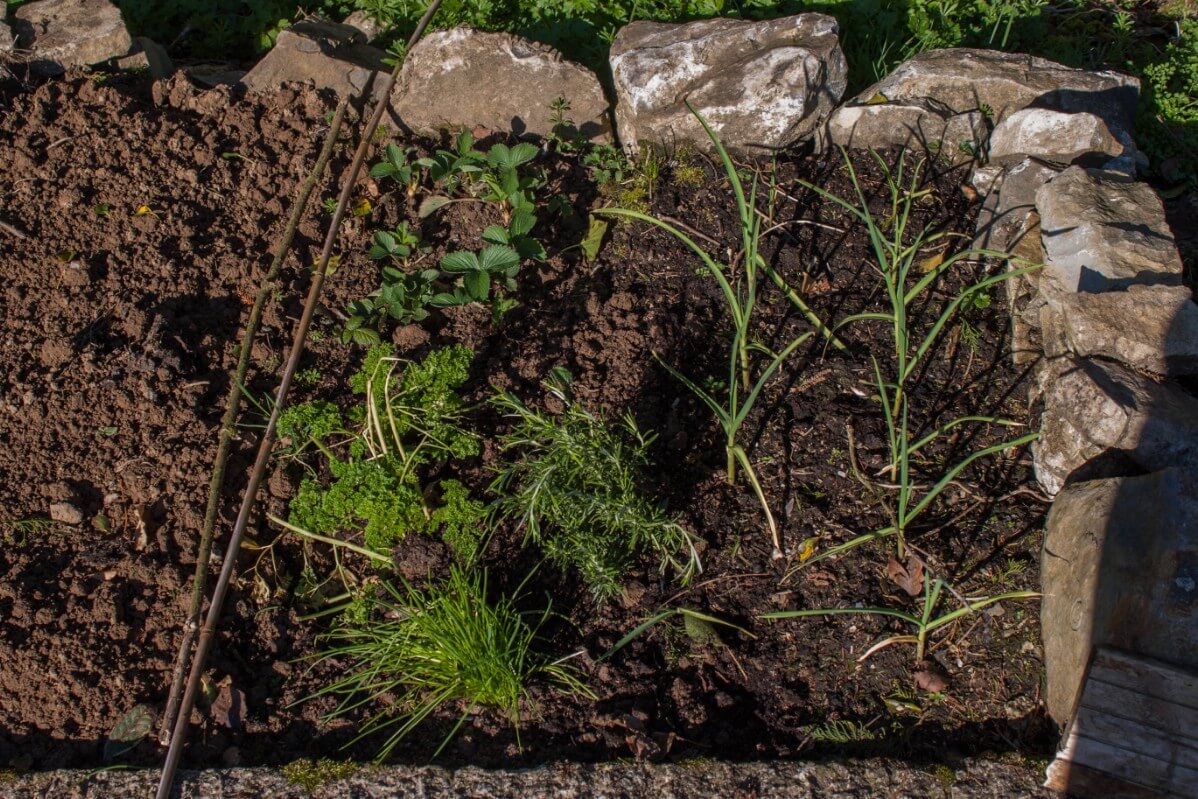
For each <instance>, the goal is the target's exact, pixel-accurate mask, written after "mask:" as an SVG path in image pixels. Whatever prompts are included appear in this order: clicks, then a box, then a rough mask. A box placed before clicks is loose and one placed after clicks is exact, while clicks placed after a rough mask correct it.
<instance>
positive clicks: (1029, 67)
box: [853, 47, 1140, 131]
mask: <svg viewBox="0 0 1198 799" xmlns="http://www.w3.org/2000/svg"><path fill="white" fill-rule="evenodd" d="M879 95H880V96H881V98H882V101H883V102H885V103H899V104H914V105H917V106H924V107H927V106H928V104H929V103H933V104H935V105H936V107H938V108H939V109H940V112H941V113H942V114H943V115H948V114H959V113H963V112H965V111H973V110H976V109H983V108H984V109H986V110H987V111H988V113H989V114H990V115H991V117H992V118H993V121H994V123H995V124H999V123H1001V122H1002V121H1003V120H1005V119H1006V118H1007V117H1008V116H1010V115H1011V114H1013V113H1015V112H1016V111H1020V110H1022V109H1024V108H1028V107H1036V108H1052V109H1056V110H1058V111H1066V112H1070V113H1076V112H1081V111H1086V112H1089V113H1092V114H1096V115H1097V116H1098V117H1100V118H1101V119H1102V120H1103V121H1104V122H1106V124H1107V125H1108V127H1110V128H1111V129H1112V130H1113V131H1116V130H1123V131H1125V130H1131V127H1132V122H1133V118H1134V116H1135V110H1136V104H1137V102H1138V100H1139V96H1140V84H1139V81H1137V80H1136V79H1135V78H1132V77H1129V76H1127V75H1121V74H1119V73H1117V72H1091V71H1087V70H1082V69H1072V68H1070V67H1066V66H1063V65H1061V64H1058V63H1055V62H1053V61H1048V60H1046V59H1043V58H1036V57H1034V56H1028V55H1020V54H1018V53H1003V52H999V51H997V50H976V49H971V48H964V47H960V48H949V49H944V50H929V51H928V52H926V53H920V54H919V55H917V56H915V57H914V58H911V59H909V60H907V61H905V62H903V63H902V64H900V65H899V66H898V67H897V68H896V69H895V70H894V71H893V72H892V73H890V75H888V76H887V77H886V78H884V79H882V80H881V81H879V82H878V83H875V84H874V85H873V86H871V87H869V88H868V89H866V90H865V91H863V92H862V93H861V94H860V95H858V97H857V98H855V100H854V101H853V102H854V104H857V105H864V104H866V103H869V102H870V100H871V99H873V100H875V101H876V100H877V99H878V96H879Z"/></svg>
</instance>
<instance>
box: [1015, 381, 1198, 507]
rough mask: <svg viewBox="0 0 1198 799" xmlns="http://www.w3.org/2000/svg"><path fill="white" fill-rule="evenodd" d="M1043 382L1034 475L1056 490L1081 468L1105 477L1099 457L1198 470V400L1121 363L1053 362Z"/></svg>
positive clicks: (1149, 466)
mask: <svg viewBox="0 0 1198 799" xmlns="http://www.w3.org/2000/svg"><path fill="white" fill-rule="evenodd" d="M1037 380H1038V382H1039V385H1040V389H1039V391H1040V396H1041V397H1043V400H1044V413H1043V416H1042V418H1041V432H1040V438H1039V439H1038V440H1036V441H1035V442H1033V443H1032V459H1033V464H1034V466H1035V470H1036V479H1037V480H1039V482H1040V485H1041V486H1042V487H1043V488H1044V490H1045V491H1046V492H1048V493H1049V494H1050V495H1055V494H1057V492H1059V491H1060V490H1061V489H1062V488H1063V487H1064V485H1065V484H1066V482H1069V481H1070V480H1071V479H1073V478H1076V476H1077V475H1078V474H1080V473H1082V472H1081V470H1082V467H1087V473H1089V474H1091V475H1092V476H1106V475H1110V474H1111V473H1110V472H1107V473H1106V475H1102V474H1101V471H1098V473H1095V472H1096V470H1101V469H1102V468H1104V466H1105V464H1104V463H1103V462H1101V461H1100V462H1098V463H1095V461H1096V459H1099V458H1100V457H1105V458H1117V459H1119V461H1120V462H1122V461H1130V462H1132V463H1133V464H1135V465H1136V466H1138V467H1140V468H1141V469H1147V470H1157V469H1165V468H1168V467H1170V466H1178V467H1184V468H1189V469H1194V470H1195V471H1198V398H1196V397H1193V396H1191V395H1190V394H1188V393H1186V392H1185V391H1184V390H1182V389H1181V388H1180V387H1178V386H1176V385H1174V384H1172V383H1168V382H1164V383H1158V382H1157V381H1155V380H1151V379H1149V378H1147V377H1145V376H1144V375H1142V374H1140V373H1139V372H1136V371H1133V370H1131V369H1129V368H1127V367H1125V366H1121V365H1120V364H1117V363H1112V362H1107V361H1098V360H1092V359H1085V358H1060V359H1058V360H1055V361H1049V362H1048V363H1047V364H1046V365H1045V367H1044V368H1043V369H1042V370H1041V373H1040V374H1039V375H1038V377H1037Z"/></svg>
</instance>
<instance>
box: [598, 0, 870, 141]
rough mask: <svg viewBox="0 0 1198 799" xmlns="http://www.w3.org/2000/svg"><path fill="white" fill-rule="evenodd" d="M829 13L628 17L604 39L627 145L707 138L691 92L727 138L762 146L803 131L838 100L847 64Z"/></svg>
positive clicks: (816, 123)
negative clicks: (665, 19) (686, 19)
mask: <svg viewBox="0 0 1198 799" xmlns="http://www.w3.org/2000/svg"><path fill="white" fill-rule="evenodd" d="M838 31H839V28H838V25H837V22H836V20H835V19H834V18H832V17H830V16H827V15H825V14H799V15H798V16H793V17H785V18H782V19H775V20H770V21H766V22H747V21H741V20H733V19H711V20H704V21H701V22H691V23H687V24H685V25H668V24H664V23H657V22H634V23H632V24H630V25H626V26H625V27H623V28H621V29H620V32H619V33H618V34H617V35H616V40H615V42H613V43H612V48H611V70H612V78H613V80H614V82H615V87H616V98H617V102H616V126H617V128H618V130H619V133H620V140H621V141H622V142H623V144H624V145H625V146H626V147H630V148H636V147H638V146H640V144H641V143H643V142H652V143H658V144H665V145H666V146H673V145H674V144H676V143H679V142H689V143H691V144H693V145H695V146H697V147H699V148H701V149H703V150H706V151H710V150H711V149H712V147H711V143H710V141H709V139H708V138H707V136H706V134H705V133H704V132H703V129H702V127H701V126H700V124H699V122H698V120H696V119H695V117H694V116H693V115H692V114H691V113H690V111H689V110H687V108H686V105H685V104H684V101H689V102H690V104H691V105H692V106H694V107H695V109H696V110H697V111H698V112H699V113H701V114H702V115H703V116H704V118H705V119H706V120H707V122H708V123H709V124H710V125H711V127H712V129H713V130H714V131H715V132H716V134H717V135H718V136H719V138H720V140H721V142H722V143H723V144H724V146H725V147H726V148H728V149H729V150H731V151H733V152H739V153H750V154H764V153H769V152H772V151H775V150H777V149H780V148H783V147H788V146H790V145H792V144H795V143H797V142H799V141H802V140H803V139H805V138H807V137H809V136H811V135H812V134H813V133H814V132H815V131H816V130H817V128H818V127H820V126H821V125H822V124H823V123H824V121H825V119H826V117H827V115H828V113H829V112H830V111H831V110H832V108H833V107H834V106H835V105H836V103H837V102H839V101H840V97H841V95H842V94H843V93H844V89H845V86H846V84H847V79H848V78H847V76H848V66H847V64H846V63H845V59H844V53H843V52H842V51H841V49H840V42H839V39H838V37H837V33H838Z"/></svg>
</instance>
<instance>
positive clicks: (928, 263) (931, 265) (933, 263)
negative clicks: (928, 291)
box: [917, 250, 944, 274]
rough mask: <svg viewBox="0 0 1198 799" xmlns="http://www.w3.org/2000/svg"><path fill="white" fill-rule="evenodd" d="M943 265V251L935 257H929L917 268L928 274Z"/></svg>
mask: <svg viewBox="0 0 1198 799" xmlns="http://www.w3.org/2000/svg"><path fill="white" fill-rule="evenodd" d="M942 263H944V250H941V251H940V252H938V253H935V254H933V255H929V256H928V257H927V258H923V259H921V260H920V261H919V263H918V264H917V266H918V267H919V271H920V272H923V273H924V274H927V273H928V272H931V271H932V270H933V269H935V268H936V267H938V266H940V264H942Z"/></svg>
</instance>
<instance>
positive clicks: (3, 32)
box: [0, 20, 15, 55]
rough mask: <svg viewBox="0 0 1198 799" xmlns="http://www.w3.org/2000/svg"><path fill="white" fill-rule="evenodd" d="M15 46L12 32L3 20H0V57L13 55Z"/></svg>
mask: <svg viewBox="0 0 1198 799" xmlns="http://www.w3.org/2000/svg"><path fill="white" fill-rule="evenodd" d="M14 44H15V42H14V41H13V36H12V31H11V30H10V29H9V27H8V26H7V25H5V24H4V21H3V20H0V55H2V54H4V53H11V52H12V49H13V45H14Z"/></svg>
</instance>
